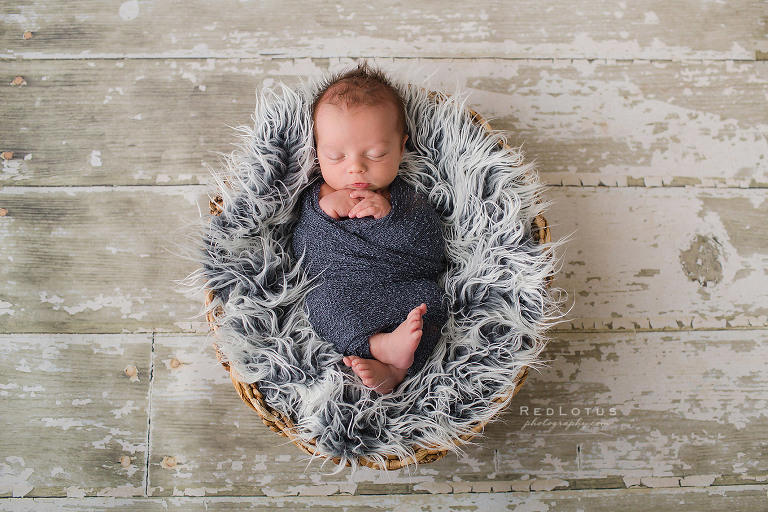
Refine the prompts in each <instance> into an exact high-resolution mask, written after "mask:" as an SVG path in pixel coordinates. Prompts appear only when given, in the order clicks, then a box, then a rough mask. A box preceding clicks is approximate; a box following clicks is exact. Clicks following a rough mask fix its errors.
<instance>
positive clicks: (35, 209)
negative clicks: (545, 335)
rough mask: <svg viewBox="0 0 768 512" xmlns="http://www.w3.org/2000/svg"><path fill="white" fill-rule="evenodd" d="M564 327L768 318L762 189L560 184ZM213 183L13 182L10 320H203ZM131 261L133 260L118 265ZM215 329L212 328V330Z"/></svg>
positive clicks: (8, 223)
mask: <svg viewBox="0 0 768 512" xmlns="http://www.w3.org/2000/svg"><path fill="white" fill-rule="evenodd" d="M547 198H548V199H550V200H551V201H552V203H553V206H552V208H551V210H550V211H549V212H548V213H547V218H548V219H549V221H550V222H551V223H552V229H553V235H554V237H555V239H559V238H562V237H565V236H566V235H568V234H572V236H571V240H570V241H569V242H568V243H567V245H566V246H565V247H564V249H563V250H562V261H563V267H562V270H561V271H560V272H559V273H558V274H557V276H556V279H555V285H556V286H560V287H562V288H563V289H564V290H565V291H566V292H567V293H568V299H567V301H566V303H565V307H566V308H568V307H570V308H571V309H570V312H569V313H568V315H567V317H566V322H565V323H563V324H561V325H559V326H558V328H560V329H572V328H575V329H629V330H632V329H673V330H674V329H692V328H693V329H700V328H726V327H738V328H741V327H762V326H766V325H768V317H767V316H766V315H768V307H767V306H766V305H767V304H768V277H767V276H768V244H767V243H766V240H768V227H767V226H766V224H765V222H764V221H765V219H766V218H767V217H768V201H767V200H766V196H765V193H764V192H763V191H762V190H760V189H752V190H739V189H729V190H717V189H691V188H604V187H597V188H594V187H580V188H575V187H555V188H551V189H550V190H549V191H548V192H547ZM207 199H208V198H207V195H206V193H205V190H204V187H202V186H188V187H117V188H97V187H83V188H74V187H68V188H44V187H43V188H14V187H6V188H5V189H2V190H0V208H4V209H6V210H7V214H6V215H5V216H2V217H0V244H1V245H2V247H3V254H2V255H0V258H2V261H3V265H2V266H0V283H1V285H0V330H1V331H5V332H122V331H126V330H129V331H152V330H170V331H182V330H185V331H189V330H199V329H200V328H201V325H202V324H201V318H200V317H197V316H196V315H197V313H198V311H199V310H200V306H201V304H202V299H200V300H194V299H193V298H188V297H186V296H184V295H182V294H180V293H178V292H177V291H175V290H176V289H177V288H178V287H177V285H176V283H175V282H174V280H180V279H183V278H184V277H185V276H186V275H187V274H188V273H190V272H191V271H192V270H193V269H194V268H195V265H194V264H193V263H191V262H189V261H187V260H184V259H182V257H181V253H182V250H181V249H180V248H179V247H178V244H182V243H184V240H185V238H184V237H185V235H187V234H189V233H190V230H187V229H182V225H183V224H184V221H185V220H192V219H195V218H198V217H199V208H206V207H207V206H206V204H207ZM118 269H119V270H118ZM203 328H204V327H203Z"/></svg>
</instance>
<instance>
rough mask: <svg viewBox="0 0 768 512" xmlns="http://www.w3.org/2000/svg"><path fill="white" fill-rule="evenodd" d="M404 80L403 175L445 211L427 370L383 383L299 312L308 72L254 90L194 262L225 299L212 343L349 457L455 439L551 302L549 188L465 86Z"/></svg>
mask: <svg viewBox="0 0 768 512" xmlns="http://www.w3.org/2000/svg"><path fill="white" fill-rule="evenodd" d="M399 87H400V89H401V91H402V93H403V95H404V97H405V99H406V107H407V115H408V120H407V121H408V131H409V135H410V138H409V140H408V144H407V146H406V155H405V158H404V161H403V164H402V166H401V173H400V176H401V177H402V178H403V179H405V180H406V181H407V182H408V183H410V184H411V186H413V187H415V188H416V190H418V191H419V192H420V193H421V194H423V195H424V196H426V197H427V198H428V200H429V201H430V203H431V204H432V206H433V207H434V208H435V210H436V211H437V212H438V214H439V215H440V218H441V220H442V222H443V225H444V236H445V243H446V252H445V254H446V257H447V267H446V270H445V272H444V273H443V274H442V276H441V278H440V282H439V284H440V286H441V287H442V288H443V289H444V290H445V292H446V294H447V297H448V302H449V314H448V320H447V322H446V324H445V326H444V328H443V337H444V341H445V342H444V343H440V344H439V345H438V347H437V348H436V349H435V351H434V353H433V354H432V358H431V359H430V360H429V362H428V363H427V364H426V365H425V366H424V368H423V369H422V370H421V371H420V372H418V373H416V374H415V375H413V376H411V377H408V378H406V380H405V381H404V382H403V383H402V385H401V386H399V387H398V388H397V389H396V390H395V392H394V393H392V394H388V395H384V396H380V395H378V394H377V393H375V392H372V391H371V390H369V389H368V388H366V387H364V386H363V385H362V383H360V381H359V379H358V378H357V376H356V375H354V374H353V373H352V371H351V370H350V369H349V368H346V367H345V366H344V365H343V364H341V362H340V360H341V356H340V355H339V354H338V352H336V351H335V350H334V349H333V347H332V345H331V344H330V343H328V342H327V341H325V340H323V339H322V338H321V337H319V336H318V335H317V334H316V333H315V332H314V331H313V329H312V328H311V325H310V323H309V321H308V318H307V313H306V309H305V297H306V294H307V292H308V290H309V288H310V286H309V279H308V277H307V276H306V275H305V273H304V272H303V271H302V270H301V269H302V266H301V263H302V262H301V261H297V259H296V258H295V257H294V256H293V253H292V251H291V250H290V248H291V240H292V233H293V231H294V227H295V225H296V222H297V219H298V215H299V207H298V202H299V198H300V196H301V193H302V191H303V190H304V189H305V188H306V187H307V186H308V184H309V183H310V182H311V181H312V180H313V179H314V176H315V173H316V172H317V169H316V168H315V155H314V149H313V142H312V124H311V115H310V108H311V102H312V96H313V93H314V91H315V90H316V86H314V85H302V86H298V87H295V88H290V87H287V86H284V85H282V84H280V85H278V86H276V87H274V88H273V89H268V90H264V91H262V92H261V94H260V98H259V102H258V107H257V110H256V113H255V115H254V126H253V128H250V127H241V128H240V129H239V130H240V134H241V136H242V137H241V142H240V145H239V149H238V150H236V151H235V152H233V153H232V154H231V155H230V156H228V157H227V159H226V165H225V166H224V168H223V169H221V170H220V171H219V172H218V173H216V179H217V185H218V189H219V191H220V192H221V193H223V196H224V210H223V212H222V213H221V215H219V216H214V217H209V218H206V219H204V222H203V223H202V224H203V228H202V229H203V237H202V250H201V251H200V263H201V267H202V268H201V270H200V271H199V272H197V273H196V274H195V275H194V276H193V277H196V278H199V281H198V282H199V283H200V285H201V286H202V287H204V288H206V289H210V290H213V291H214V292H215V294H216V300H215V301H214V302H213V303H211V304H210V309H213V308H216V307H218V306H221V307H222V308H223V315H222V316H221V317H220V328H219V329H218V330H217V334H216V343H217V344H218V346H219V348H220V352H221V353H222V355H223V357H224V358H225V360H226V361H227V362H228V363H229V364H230V366H231V368H232V369H233V370H234V371H236V372H237V375H239V377H240V379H241V380H242V381H244V382H249V383H251V382H256V383H257V384H258V386H259V389H260V390H261V392H262V393H263V394H264V396H265V399H266V401H267V402H268V403H269V404H270V405H271V406H272V407H273V408H275V409H278V410H280V411H282V412H283V413H286V414H289V415H290V416H291V417H292V418H293V419H294V421H295V423H296V432H295V434H296V435H298V436H300V437H301V438H304V439H306V440H309V439H313V438H314V439H315V441H316V444H317V447H318V448H319V450H320V451H321V452H323V453H325V454H327V455H329V456H332V457H339V458H340V459H341V461H342V463H344V462H350V463H352V464H353V465H354V464H355V460H356V458H357V457H360V456H363V457H367V458H370V459H374V460H382V461H383V459H382V456H383V455H384V456H385V455H387V454H393V455H396V456H398V457H400V458H405V457H408V456H410V455H412V454H413V450H414V447H416V446H418V445H422V446H434V447H439V448H443V449H454V450H455V449H458V448H457V446H456V444H455V440H456V438H457V437H459V436H461V435H464V434H466V433H468V432H469V430H470V429H471V428H472V427H473V426H474V425H476V424H477V423H478V422H483V423H485V422H487V421H488V420H489V419H491V418H492V417H493V416H495V415H496V414H497V412H498V411H499V410H500V409H501V408H502V407H503V406H504V405H505V404H504V403H496V402H495V401H494V400H495V399H496V398H498V397H499V396H503V395H504V394H505V391H506V390H508V388H510V387H511V386H512V385H513V383H514V379H515V377H516V376H517V374H518V372H519V370H520V369H521V368H522V367H524V366H531V365H534V364H536V363H537V362H538V356H539V353H540V352H541V350H542V349H543V347H544V343H545V337H544V331H545V328H546V327H547V325H548V321H549V320H551V319H552V318H553V317H554V315H555V314H556V307H555V305H554V303H553V300H552V298H551V296H550V294H549V292H548V291H547V288H546V280H547V277H548V276H550V275H551V274H552V273H553V270H554V269H553V265H554V264H555V260H554V258H553V257H552V254H551V251H552V246H551V245H549V246H546V245H544V246H542V245H539V244H537V243H536V242H535V241H534V240H533V238H532V236H531V221H532V220H533V219H534V217H535V216H536V215H538V214H540V213H542V211H543V209H544V203H543V202H542V201H541V200H540V198H539V195H540V191H541V186H540V185H539V183H538V181H537V178H536V176H535V173H534V172H533V169H532V168H531V166H530V164H529V165H524V164H523V163H522V155H521V153H520V152H518V151H514V150H513V151H509V150H505V149H502V148H501V145H500V142H501V140H502V138H501V136H500V135H499V134H496V133H489V132H487V131H486V130H485V129H483V128H482V127H479V126H477V125H476V124H475V123H474V122H473V121H472V118H471V115H470V114H469V113H468V111H467V110H466V109H465V108H464V104H463V101H464V97H461V96H459V95H457V96H453V97H451V98H448V99H443V100H442V101H437V100H436V99H434V98H432V97H431V96H430V95H429V94H428V93H427V92H426V91H424V90H423V89H420V88H418V87H413V86H408V85H407V84H400V85H399Z"/></svg>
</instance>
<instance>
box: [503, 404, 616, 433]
mask: <svg viewBox="0 0 768 512" xmlns="http://www.w3.org/2000/svg"><path fill="white" fill-rule="evenodd" d="M517 412H518V414H519V416H520V418H522V419H523V420H525V421H524V423H523V425H522V427H520V430H521V431H529V432H530V431H533V430H536V431H540V432H541V431H543V432H553V431H555V430H561V431H571V432H595V431H596V430H600V429H602V428H605V427H608V426H609V425H610V424H611V423H613V421H611V418H616V417H617V416H618V415H619V412H618V411H617V410H616V408H615V407H606V406H596V405H590V406H565V405H552V406H549V407H531V406H528V405H520V406H518V410H517Z"/></svg>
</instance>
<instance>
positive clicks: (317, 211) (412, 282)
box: [293, 178, 448, 375]
mask: <svg viewBox="0 0 768 512" xmlns="http://www.w3.org/2000/svg"><path fill="white" fill-rule="evenodd" d="M321 184H322V180H318V181H317V182H315V183H314V184H312V185H311V186H309V187H308V188H307V190H306V191H305V192H304V196H303V197H302V200H301V217H300V219H299V223H298V225H297V226H296V228H295V231H294V235H293V251H294V254H295V255H296V256H297V257H298V256H301V254H302V253H305V259H304V268H305V269H306V270H307V272H308V274H309V275H310V276H311V277H316V276H320V284H319V286H317V287H316V288H315V289H314V290H312V291H311V292H310V293H309V294H308V295H307V299H306V304H307V310H308V313H309V321H310V323H311V324H312V327H313V328H314V329H315V331H316V332H317V333H318V334H319V335H320V336H322V337H323V338H325V339H326V340H327V341H330V342H331V343H333V344H334V346H335V347H336V349H337V350H338V351H339V352H340V353H341V354H343V355H356V356H359V357H363V358H366V359H370V358H371V357H372V356H371V353H370V347H369V344H368V338H370V337H371V335H373V334H375V333H377V332H391V331H392V330H394V329H395V328H396V327H397V326H398V325H400V323H402V322H403V320H405V318H406V317H407V316H408V313H409V312H410V311H411V310H412V309H413V308H415V307H416V306H418V305H419V304H421V303H422V302H423V303H426V305H427V313H426V315H425V316H424V330H423V335H422V338H421V342H420V343H419V347H418V348H417V350H416V353H415V354H414V363H413V366H411V368H410V370H409V375H411V374H413V373H414V372H415V371H418V370H419V369H421V367H422V366H424V364H425V363H426V362H427V360H428V359H429V356H430V354H431V353H432V350H433V349H434V347H435V345H436V344H437V342H438V340H439V339H440V329H441V328H442V326H443V324H444V323H445V322H446V320H447V317H448V313H447V303H446V300H445V293H444V291H443V290H442V289H440V287H439V286H438V284H437V282H436V281H437V278H438V276H439V275H440V273H441V272H442V271H443V269H444V245H445V242H444V240H443V236H442V232H441V222H440V218H439V217H438V215H437V212H435V210H434V209H433V208H432V206H431V205H430V204H429V202H428V201H427V199H426V198H425V197H423V196H421V195H420V194H417V193H416V191H415V190H414V189H413V188H411V187H410V186H409V185H408V184H407V183H406V182H405V181H403V180H402V179H400V178H396V179H395V181H393V182H392V184H391V185H390V187H389V191H390V197H391V204H392V211H390V213H389V214H388V215H387V216H386V217H382V218H380V219H374V218H373V217H364V218H362V219H348V218H344V219H341V220H335V219H333V218H332V217H330V216H329V215H327V214H326V213H325V212H324V211H323V210H322V209H321V208H320V205H319V202H318V201H319V199H318V198H319V191H320V186H321Z"/></svg>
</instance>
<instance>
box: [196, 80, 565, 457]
mask: <svg viewBox="0 0 768 512" xmlns="http://www.w3.org/2000/svg"><path fill="white" fill-rule="evenodd" d="M436 96H437V98H438V101H439V98H440V96H441V95H440V94H439V93H437V94H436ZM470 113H471V115H472V118H473V120H474V121H475V122H476V123H477V124H478V125H480V126H483V127H484V128H486V129H487V130H491V127H490V125H489V124H488V122H487V121H486V120H485V119H484V118H483V117H482V116H480V114H478V113H477V112H474V111H472V110H470ZM504 148H505V149H509V150H511V148H509V146H507V145H506V144H505V145H504ZM209 206H210V213H211V215H219V214H220V213H221V212H222V210H223V200H222V197H221V196H220V195H219V196H217V197H216V198H214V199H213V200H211V201H210V203H209ZM531 232H532V236H533V238H534V240H535V241H536V242H538V243H540V244H545V243H549V242H551V241H552V237H551V233H550V229H549V225H548V224H547V221H546V219H545V218H544V217H543V216H541V215H538V216H537V217H536V218H535V219H534V220H533V223H532V226H531ZM552 277H553V276H549V278H548V279H547V282H546V284H547V285H549V284H550V283H551V281H552ZM214 299H215V294H214V292H213V291H211V290H207V291H206V293H205V303H206V307H207V306H210V304H211V303H212V302H213V300H214ZM220 314H221V308H220V307H219V308H216V309H214V310H209V312H208V314H207V315H206V318H207V320H208V325H209V326H210V328H211V329H212V330H213V331H214V332H215V331H216V329H217V328H218V325H219V322H218V316H219V315H220ZM213 347H214V349H216V357H217V359H218V361H219V362H220V363H221V364H222V366H223V367H224V369H226V370H227V371H228V372H229V375H230V378H231V379H232V384H233V385H234V386H235V390H237V393H238V394H239V395H240V398H242V399H243V401H244V402H245V403H246V404H248V406H250V407H251V408H252V409H253V410H254V411H256V413H258V415H259V416H260V417H261V420H262V421H263V422H264V424H265V425H266V426H267V427H269V428H270V429H271V430H272V431H273V432H275V433H277V434H279V435H281V436H284V437H287V438H288V439H289V440H290V441H291V442H292V443H293V444H295V445H296V446H298V447H299V449H300V450H301V451H303V452H304V453H306V454H308V455H312V456H313V457H322V458H328V459H330V460H331V461H333V462H334V463H335V464H340V463H341V460H340V459H339V458H333V457H328V456H327V455H326V454H324V453H322V452H321V451H320V450H319V449H318V448H317V446H316V445H315V442H314V440H310V441H305V440H304V439H302V438H300V437H299V436H297V435H296V433H295V432H296V428H295V425H294V422H293V419H292V418H291V417H290V416H289V415H287V414H284V413H282V412H280V411H278V410H276V409H273V408H272V407H271V406H270V405H269V404H268V403H267V402H266V401H265V400H264V396H263V395H262V394H261V392H260V391H259V387H258V385H257V384H255V383H250V384H249V383H245V382H242V381H241V380H240V379H239V376H238V375H237V372H236V371H234V370H233V369H232V368H230V366H229V365H228V364H227V363H226V362H225V361H223V359H222V356H221V353H220V352H219V350H218V347H217V345H216V343H215V342H214V344H213ZM527 376H528V368H527V367H523V368H522V369H521V370H520V372H519V373H518V374H517V377H516V378H515V381H514V382H515V384H514V386H511V387H510V388H508V389H507V390H506V391H505V392H504V393H502V394H501V395H500V396H499V397H497V398H496V399H495V400H494V402H495V403H497V404H504V403H508V402H509V400H510V399H511V398H512V397H513V396H515V395H516V394H517V393H518V391H520V388H522V386H523V383H524V382H525V378H526V377H527ZM492 419H493V418H492ZM486 423H487V422H477V423H476V424H475V425H473V427H472V428H471V430H470V433H468V434H466V435H463V436H460V437H458V438H456V439H455V441H454V442H455V444H456V445H460V444H463V443H465V442H467V441H469V440H470V439H472V438H473V437H475V436H476V435H478V434H479V433H480V432H482V430H483V428H484V427H485V425H486ZM413 448H414V449H413V455H411V456H409V457H406V458H404V459H401V458H399V457H397V456H396V455H389V454H381V455H382V456H383V457H384V458H385V459H386V462H385V463H384V464H381V463H380V462H379V461H376V460H372V459H369V458H366V457H359V458H358V459H357V462H358V463H359V464H360V465H362V466H366V467H370V468H373V469H381V470H395V469H400V468H403V467H405V466H408V465H411V464H426V463H429V462H434V461H436V460H439V459H441V458H443V457H445V456H446V455H447V454H448V450H447V449H439V448H435V447H430V446H415V447H413Z"/></svg>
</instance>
